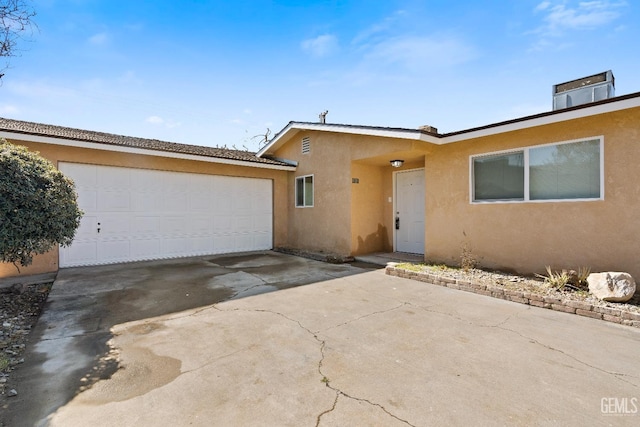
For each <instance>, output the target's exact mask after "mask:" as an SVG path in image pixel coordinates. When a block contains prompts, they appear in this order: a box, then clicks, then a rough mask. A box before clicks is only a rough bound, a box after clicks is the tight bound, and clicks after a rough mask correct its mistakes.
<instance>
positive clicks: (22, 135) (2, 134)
mask: <svg viewBox="0 0 640 427" xmlns="http://www.w3.org/2000/svg"><path fill="white" fill-rule="evenodd" d="M0 138H5V139H11V140H14V141H25V142H37V143H42V144H53V145H62V146H68V147H79V148H89V149H94V150H102V151H114V152H121V153H131V154H142V155H148V156H149V155H150V156H158V157H167V158H175V159H184V160H196V161H201V162H208V163H220V164H229V165H237V166H247V167H255V168H262V169H275V170H285V171H294V170H295V169H296V168H295V167H294V166H291V165H284V164H282V165H279V164H271V163H261V162H251V161H248V160H239V159H231V158H225V157H214V156H206V155H199V154H190V153H179V152H175V151H166V150H155V149H152V148H141V147H133V146H128V145H117V144H108V143H104V142H93V141H86V140H80V139H71V138H63V137H53V136H43V135H35V134H31V133H28V132H23V131H13V130H6V129H5V130H0Z"/></svg>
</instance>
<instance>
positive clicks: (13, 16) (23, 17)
mask: <svg viewBox="0 0 640 427" xmlns="http://www.w3.org/2000/svg"><path fill="white" fill-rule="evenodd" d="M34 16H36V12H35V10H34V9H33V8H32V7H31V4H30V2H29V1H28V0H0V57H5V58H9V57H12V56H16V55H17V54H18V50H17V46H18V42H19V41H20V40H25V39H26V38H25V35H28V36H30V35H31V34H33V30H34V28H36V26H35V23H34V22H33V21H32V18H33V17H34ZM5 69H6V67H5Z"/></svg>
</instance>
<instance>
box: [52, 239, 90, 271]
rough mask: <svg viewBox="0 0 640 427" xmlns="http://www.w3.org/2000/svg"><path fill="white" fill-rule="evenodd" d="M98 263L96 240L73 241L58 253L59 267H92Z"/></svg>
mask: <svg viewBox="0 0 640 427" xmlns="http://www.w3.org/2000/svg"><path fill="white" fill-rule="evenodd" d="M97 262H98V242H97V241H96V240H92V241H91V240H89V241H84V240H74V241H73V244H72V245H71V246H69V247H66V248H63V249H62V250H61V251H60V266H66V265H74V264H75V265H93V264H96V263H97Z"/></svg>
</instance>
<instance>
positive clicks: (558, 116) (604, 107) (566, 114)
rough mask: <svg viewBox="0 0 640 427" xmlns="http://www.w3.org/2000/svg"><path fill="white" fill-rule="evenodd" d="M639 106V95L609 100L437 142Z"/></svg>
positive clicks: (464, 138) (441, 142)
mask: <svg viewBox="0 0 640 427" xmlns="http://www.w3.org/2000/svg"><path fill="white" fill-rule="evenodd" d="M635 107H640V97H634V98H629V99H623V100H619V101H617V102H611V103H606V104H600V105H594V106H590V107H585V108H580V109H576V110H570V111H561V112H554V113H553V114H549V115H544V116H541V117H536V116H534V117H532V118H529V119H527V118H525V119H523V120H518V121H515V122H508V123H504V124H500V123H498V124H496V125H495V126H490V127H486V128H480V129H475V130H474V129H471V130H469V131H462V132H461V133H456V134H455V135H450V136H443V137H442V138H441V139H440V140H439V141H438V142H437V144H438V143H439V144H451V143H453V142H460V141H465V140H468V139H475V138H481V137H484V136H491V135H496V134H500V133H506V132H512V131H517V130H522V129H527V128H532V127H536V126H544V125H549V124H553V123H559V122H564V121H569V120H574V119H580V118H584V117H590V116H595V115H598V114H605V113H613V112H616V111H621V110H626V109H630V108H635Z"/></svg>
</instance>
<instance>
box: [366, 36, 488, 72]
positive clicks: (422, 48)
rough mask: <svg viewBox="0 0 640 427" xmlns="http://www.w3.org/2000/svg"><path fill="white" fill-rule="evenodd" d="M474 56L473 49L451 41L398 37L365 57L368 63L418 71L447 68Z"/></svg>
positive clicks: (455, 40)
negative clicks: (371, 60) (428, 68)
mask: <svg viewBox="0 0 640 427" xmlns="http://www.w3.org/2000/svg"><path fill="white" fill-rule="evenodd" d="M475 56H476V51H475V49H474V48H473V47H472V46H470V45H468V44H466V43H464V42H462V41H459V40H457V39H455V38H446V37H442V38H436V37H427V36H422V37H418V36H401V37H394V38H391V39H388V40H385V41H382V42H380V43H378V44H376V45H375V46H373V47H372V49H371V50H370V51H369V52H368V53H367V54H366V57H367V58H368V59H373V60H375V61H377V62H381V63H387V64H398V65H402V66H405V67H406V68H409V69H413V70H419V69H421V68H422V67H430V68H433V67H438V66H451V65H456V64H460V63H463V62H467V61H469V60H471V59H473V58H474V57H475Z"/></svg>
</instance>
